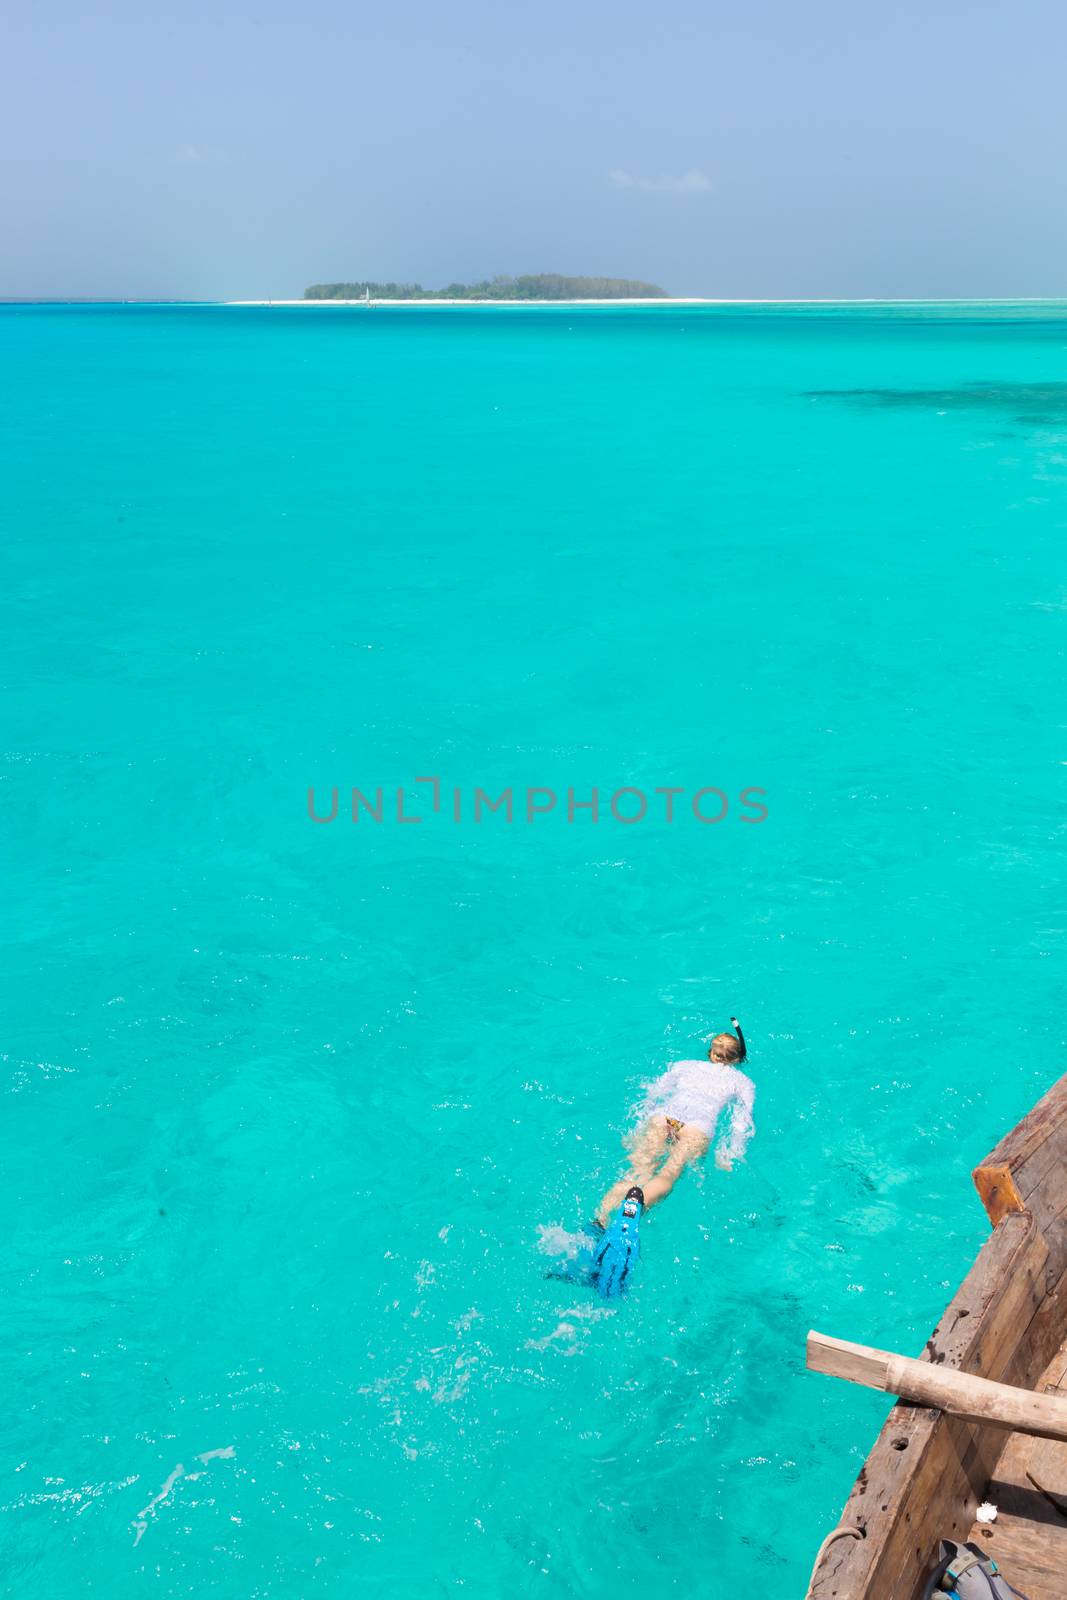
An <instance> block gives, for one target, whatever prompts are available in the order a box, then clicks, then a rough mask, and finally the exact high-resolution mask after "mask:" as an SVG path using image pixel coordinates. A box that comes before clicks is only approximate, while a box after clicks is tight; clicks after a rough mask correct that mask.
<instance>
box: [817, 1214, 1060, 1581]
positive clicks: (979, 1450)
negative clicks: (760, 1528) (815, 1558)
mask: <svg viewBox="0 0 1067 1600" xmlns="http://www.w3.org/2000/svg"><path fill="white" fill-rule="evenodd" d="M1046 1261H1047V1249H1046V1248H1045V1246H1044V1243H1043V1241H1042V1240H1041V1239H1040V1236H1039V1235H1038V1233H1037V1230H1036V1228H1035V1226H1034V1223H1033V1219H1032V1218H1031V1217H1030V1216H1029V1215H1028V1214H1027V1213H1025V1212H1023V1213H1019V1214H1017V1215H1012V1216H1008V1217H1006V1218H1005V1219H1004V1221H1003V1222H1001V1223H1000V1225H999V1226H998V1227H997V1228H996V1229H995V1231H994V1232H993V1233H992V1234H991V1236H990V1237H989V1239H987V1240H986V1242H985V1244H984V1245H983V1246H982V1249H981V1251H980V1252H979V1254H978V1257H977V1259H976V1261H975V1263H974V1265H973V1267H972V1268H971V1270H970V1272H969V1273H968V1274H967V1277H966V1278H965V1279H964V1281H963V1283H962V1284H961V1286H960V1289H959V1291H958V1292H957V1294H956V1295H955V1296H954V1297H953V1299H952V1301H951V1303H950V1305H949V1306H948V1307H947V1308H946V1310H945V1313H944V1315H943V1316H942V1318H941V1321H940V1323H939V1324H938V1326H937V1328H936V1329H935V1331H934V1334H933V1337H932V1338H931V1340H930V1341H929V1343H928V1345H927V1350H926V1355H927V1359H928V1360H930V1361H932V1362H934V1363H936V1364H938V1365H941V1364H946V1365H948V1366H952V1367H959V1368H966V1367H967V1366H968V1359H969V1357H970V1356H971V1354H972V1352H973V1351H974V1350H975V1349H976V1348H977V1347H978V1345H979V1343H980V1341H982V1340H983V1338H984V1339H985V1340H986V1343H985V1346H984V1349H985V1352H986V1354H985V1357H984V1368H985V1372H986V1374H987V1375H988V1376H994V1377H999V1376H1000V1375H1001V1368H1002V1367H1003V1366H1005V1365H1006V1363H1007V1362H1008V1361H1009V1359H1010V1358H1011V1355H1012V1353H1013V1352H1014V1351H1015V1349H1016V1346H1017V1343H1018V1337H1019V1327H1018V1323H1017V1321H1016V1318H1017V1316H1018V1305H1019V1301H1018V1285H1019V1284H1020V1283H1022V1284H1024V1285H1026V1286H1027V1294H1029V1293H1030V1290H1031V1288H1032V1286H1033V1284H1034V1283H1035V1282H1036V1281H1037V1280H1038V1278H1039V1277H1040V1274H1041V1273H1042V1272H1043V1270H1044V1265H1045V1262H1046ZM980 1434H981V1430H976V1429H975V1428H973V1427H972V1426H971V1425H969V1424H966V1423H952V1422H949V1421H947V1420H946V1419H944V1418H943V1417H942V1416H941V1414H940V1413H937V1412H931V1411H929V1410H925V1409H918V1408H915V1407H909V1406H903V1405H898V1406H895V1407H894V1409H893V1410H892V1411H891V1412H890V1414H889V1417H888V1419H887V1421H886V1423H885V1425H884V1427H883V1428H882V1431H881V1433H880V1435H879V1438H878V1441H877V1443H876V1444H875V1447H874V1449H873V1450H872V1451H871V1454H870V1456H869V1457H868V1459H867V1461H866V1463H865V1465H864V1467H863V1469H862V1470H861V1472H860V1474H859V1477H858V1478H857V1479H856V1482H855V1484H854V1485H853V1488H852V1492H851V1494H850V1495H849V1498H848V1501H847V1502H846V1505H845V1508H844V1510H843V1512H842V1516H841V1523H842V1525H852V1526H855V1527H859V1528H860V1529H861V1530H862V1532H863V1534H864V1537H863V1539H862V1540H853V1539H848V1540H845V1539H842V1540H839V1541H837V1542H836V1543H835V1544H833V1545H831V1546H830V1548H829V1550H828V1551H827V1553H826V1555H825V1557H824V1558H823V1560H822V1562H820V1565H819V1570H818V1572H817V1573H816V1574H815V1575H814V1579H813V1585H812V1591H811V1593H812V1596H813V1600H816V1597H817V1600H876V1597H878V1596H881V1595H882V1594H885V1595H886V1596H887V1597H890V1600H907V1597H908V1596H909V1595H910V1593H911V1589H910V1588H906V1587H902V1586H900V1585H901V1584H902V1582H903V1581H904V1577H903V1574H904V1573H905V1570H907V1572H908V1574H909V1576H908V1578H907V1581H908V1582H909V1583H910V1581H911V1578H910V1573H911V1571H912V1569H913V1568H914V1570H915V1571H916V1572H917V1573H918V1574H919V1575H921V1574H922V1573H923V1572H924V1571H925V1570H927V1567H928V1564H929V1563H928V1554H929V1553H928V1552H926V1551H925V1550H923V1552H922V1553H921V1555H920V1554H918V1553H917V1550H918V1541H917V1538H913V1537H912V1535H911V1528H912V1527H913V1526H914V1527H916V1528H918V1527H920V1526H921V1527H922V1528H923V1530H924V1532H923V1536H922V1537H923V1538H924V1539H925V1537H926V1534H925V1529H926V1528H927V1526H928V1523H927V1518H928V1517H929V1518H930V1519H932V1520H936V1521H937V1522H938V1523H939V1525H940V1526H941V1527H942V1528H943V1529H944V1530H946V1531H947V1530H950V1529H951V1528H957V1529H958V1530H959V1532H960V1534H961V1536H962V1533H963V1531H964V1530H965V1529H966V1528H967V1527H968V1526H969V1525H970V1521H971V1519H972V1518H973V1515H974V1505H975V1503H976V1496H977V1495H979V1494H980V1493H982V1492H984V1489H985V1485H986V1483H987V1482H988V1477H989V1471H990V1468H991V1466H992V1463H993V1461H994V1460H995V1456H996V1452H997V1450H998V1449H999V1440H998V1439H997V1436H996V1435H993V1434H990V1435H988V1436H987V1437H986V1438H985V1439H984V1440H983V1439H982V1438H981V1436H980ZM880 1574H885V1578H884V1583H885V1584H886V1585H890V1586H892V1585H897V1589H896V1591H894V1589H893V1587H883V1580H882V1577H881V1576H880Z"/></svg>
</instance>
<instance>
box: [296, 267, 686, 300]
mask: <svg viewBox="0 0 1067 1600" xmlns="http://www.w3.org/2000/svg"><path fill="white" fill-rule="evenodd" d="M667 298H668V295H667V291H666V289H661V288H660V287H659V285H658V284H655V283H637V282H634V281H633V280H631V279H630V278H565V277H564V276H563V275H562V274H561V273H558V272H532V273H526V274H525V275H524V276H522V277H518V278H507V277H497V278H488V279H486V281H485V282H484V283H450V284H449V285H448V287H447V288H446V289H424V288H423V287H422V285H421V284H420V283H313V284H312V285H311V287H310V289H305V290H304V299H305V300H366V299H371V300H666V299H667Z"/></svg>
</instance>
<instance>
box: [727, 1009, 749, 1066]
mask: <svg viewBox="0 0 1067 1600" xmlns="http://www.w3.org/2000/svg"><path fill="white" fill-rule="evenodd" d="M730 1022H731V1025H732V1027H733V1030H734V1032H735V1033H736V1034H737V1042H738V1044H739V1045H740V1046H741V1054H740V1055H739V1056H738V1058H737V1059H738V1061H744V1059H745V1057H746V1056H747V1055H748V1045H747V1044H746V1043H745V1036H744V1034H743V1033H742V1032H741V1024H740V1023H739V1022H738V1020H737V1018H736V1017H731V1018H730Z"/></svg>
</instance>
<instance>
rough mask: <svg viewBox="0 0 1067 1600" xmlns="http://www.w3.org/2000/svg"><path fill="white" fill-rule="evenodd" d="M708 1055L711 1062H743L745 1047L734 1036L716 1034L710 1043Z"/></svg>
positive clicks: (730, 1034)
mask: <svg viewBox="0 0 1067 1600" xmlns="http://www.w3.org/2000/svg"><path fill="white" fill-rule="evenodd" d="M708 1054H709V1056H711V1059H712V1060H713V1061H729V1062H731V1063H732V1062H734V1061H743V1060H744V1059H745V1047H744V1045H743V1044H742V1043H741V1041H740V1039H738V1038H737V1036H736V1035H735V1034H732V1033H717V1034H716V1035H715V1037H714V1039H713V1040H712V1041H711V1048H710V1050H709V1051H708Z"/></svg>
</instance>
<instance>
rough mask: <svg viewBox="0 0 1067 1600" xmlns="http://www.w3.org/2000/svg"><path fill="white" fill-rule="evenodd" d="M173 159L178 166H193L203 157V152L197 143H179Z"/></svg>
mask: <svg viewBox="0 0 1067 1600" xmlns="http://www.w3.org/2000/svg"><path fill="white" fill-rule="evenodd" d="M174 159H175V161H177V163H178V165H179V166H180V167H195V166H197V165H198V164H199V163H200V162H201V161H203V159H204V152H203V151H202V150H201V149H200V147H199V145H195V144H183V145H179V146H178V148H177V150H176V151H175V152H174Z"/></svg>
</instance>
